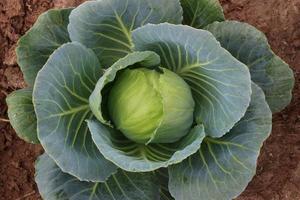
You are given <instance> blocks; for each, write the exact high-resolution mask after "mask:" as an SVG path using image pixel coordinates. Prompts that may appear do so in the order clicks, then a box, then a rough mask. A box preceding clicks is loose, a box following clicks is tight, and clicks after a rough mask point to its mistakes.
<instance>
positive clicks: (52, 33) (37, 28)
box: [16, 8, 72, 86]
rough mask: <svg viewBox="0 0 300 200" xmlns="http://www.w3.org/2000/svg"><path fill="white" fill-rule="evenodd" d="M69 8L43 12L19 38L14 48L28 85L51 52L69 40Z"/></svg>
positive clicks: (32, 82)
mask: <svg viewBox="0 0 300 200" xmlns="http://www.w3.org/2000/svg"><path fill="white" fill-rule="evenodd" d="M71 10H72V8H68V9H53V10H49V11H47V12H45V13H43V14H42V15H40V16H39V18H38V19H37V21H36V23H35V24H34V25H33V26H32V27H31V29H30V30H29V31H28V32H27V33H26V34H25V35H24V36H22V37H21V38H20V40H19V42H18V46H17V49H16V51H17V60H18V64H19V66H20V67H21V70H22V72H23V74H24V79H25V81H26V83H27V84H28V85H30V86H33V84H34V80H35V77H36V75H37V73H38V71H39V70H40V69H41V68H42V67H43V65H44V64H45V63H46V61H47V60H48V58H49V56H50V55H51V54H52V52H53V51H54V50H55V49H57V48H58V47H59V46H61V45H62V44H64V43H66V42H69V41H70V39H69V34H68V30H67V26H68V23H69V14H70V12H71Z"/></svg>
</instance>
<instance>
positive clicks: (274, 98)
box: [206, 21, 294, 112]
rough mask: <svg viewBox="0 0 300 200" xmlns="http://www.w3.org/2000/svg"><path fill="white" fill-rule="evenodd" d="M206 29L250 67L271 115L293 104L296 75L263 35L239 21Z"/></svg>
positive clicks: (222, 23)
mask: <svg viewBox="0 0 300 200" xmlns="http://www.w3.org/2000/svg"><path fill="white" fill-rule="evenodd" d="M206 29H207V30H209V31H210V32H212V33H213V34H214V36H215V37H216V38H217V39H218V40H219V41H220V43H221V45H222V46H223V47H224V48H226V49H227V50H228V51H229V52H230V53H231V54H232V55H233V56H234V57H236V58H237V59H238V60H240V61H241V62H243V63H244V64H246V65H247V66H248V67H249V69H250V73H251V78H252V81H253V82H255V83H256V84H258V85H259V86H260V87H261V88H262V89H263V90H264V92H265V95H266V99H267V102H268V104H269V106H270V108H271V110H272V112H279V111H281V110H282V109H283V108H285V107H286V106H287V105H288V104H289V103H290V101H291V98H292V89H293V86H294V76H293V71H292V70H291V69H290V68H289V66H288V65H287V64H286V63H285V62H284V61H283V60H281V59H280V58H279V57H278V56H276V55H275V54H274V53H273V52H272V50H271V48H270V46H269V44H268V40H267V38H266V36H265V35H264V34H263V33H262V32H260V31H259V30H257V29H256V28H255V27H253V26H251V25H249V24H246V23H241V22H236V21H226V22H221V23H218V22H216V23H213V24H211V25H209V26H207V27H206Z"/></svg>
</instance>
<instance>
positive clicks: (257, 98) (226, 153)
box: [169, 84, 272, 200]
mask: <svg viewBox="0 0 300 200" xmlns="http://www.w3.org/2000/svg"><path fill="white" fill-rule="evenodd" d="M252 91H253V93H252V97H251V104H250V106H249V108H248V110H247V112H246V114H245V116H244V117H243V118H242V119H241V121H239V122H238V123H237V124H236V125H235V126H234V127H233V129H232V130H230V132H229V133H227V134H226V135H225V136H223V137H222V138H217V139H214V138H211V137H207V138H205V139H204V141H203V143H202V145H201V149H200V150H199V151H198V152H197V153H195V154H194V155H192V156H191V157H189V158H188V159H186V160H185V161H184V162H182V163H180V164H178V165H173V166H170V167H169V178H170V180H169V189H170V192H171V194H172V195H173V196H174V197H175V199H176V200H185V199H189V200H199V199H205V200H213V199H218V200H230V199H233V198H235V197H236V196H238V195H239V194H240V193H241V192H242V191H243V190H244V189H245V188H246V186H247V184H248V183H249V181H250V180H251V179H252V177H253V176H254V175H255V169H256V164H257V158H258V155H259V151H260V148H261V146H262V144H263V141H264V140H265V139H266V138H267V137H268V136H269V134H270V132H271V126H272V113H271V111H270V108H269V106H268V104H267V102H266V101H265V96H264V93H263V91H262V90H261V89H260V88H259V87H258V86H256V85H255V84H253V85H252Z"/></svg>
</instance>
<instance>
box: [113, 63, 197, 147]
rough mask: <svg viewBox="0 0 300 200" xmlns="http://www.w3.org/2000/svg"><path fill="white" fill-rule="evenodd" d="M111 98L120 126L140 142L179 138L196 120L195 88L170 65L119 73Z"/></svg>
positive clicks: (123, 131) (165, 140)
mask: <svg viewBox="0 0 300 200" xmlns="http://www.w3.org/2000/svg"><path fill="white" fill-rule="evenodd" d="M108 99H109V100H108V109H109V114H110V117H111V119H112V121H113V123H114V124H115V126H116V128H117V129H119V130H121V132H122V133H123V134H124V135H125V136H126V137H128V138H129V139H131V140H133V141H135V142H137V143H171V142H175V141H177V140H178V139H180V138H181V137H183V136H184V135H186V134H187V133H188V131H189V129H190V128H191V125H192V122H193V112H194V106H195V102H194V100H193V97H192V94H191V90H190V88H189V86H188V85H187V84H186V83H185V81H184V80H183V79H182V78H180V77H179V76H178V75H176V74H175V73H173V72H171V71H170V70H167V69H162V72H158V71H156V70H149V69H145V68H140V69H126V70H125V71H123V72H122V73H121V74H120V75H119V76H118V77H117V79H116V81H115V83H114V85H113V87H112V89H111V91H110V94H109V98H108Z"/></svg>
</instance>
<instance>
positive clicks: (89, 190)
mask: <svg viewBox="0 0 300 200" xmlns="http://www.w3.org/2000/svg"><path fill="white" fill-rule="evenodd" d="M35 168H36V174H35V181H36V182H37V185H38V188H39V192H40V194H41V196H42V198H43V199H45V200H157V199H159V184H156V183H157V181H156V180H157V179H156V177H155V175H154V174H152V173H129V172H125V171H122V170H118V172H117V173H116V174H114V175H112V176H111V177H110V178H109V179H108V180H106V181H105V182H103V183H99V182H98V183H92V182H84V181H79V180H78V179H76V178H75V177H73V176H71V175H69V174H66V173H63V172H62V171H61V169H60V168H59V167H58V166H57V165H56V164H55V162H54V161H53V160H52V159H51V158H50V157H49V156H48V155H47V154H43V155H42V156H40V157H39V158H38V160H37V162H36V165H35Z"/></svg>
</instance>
